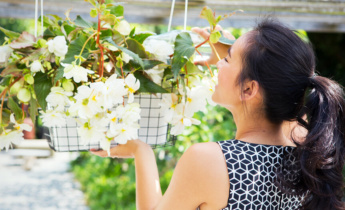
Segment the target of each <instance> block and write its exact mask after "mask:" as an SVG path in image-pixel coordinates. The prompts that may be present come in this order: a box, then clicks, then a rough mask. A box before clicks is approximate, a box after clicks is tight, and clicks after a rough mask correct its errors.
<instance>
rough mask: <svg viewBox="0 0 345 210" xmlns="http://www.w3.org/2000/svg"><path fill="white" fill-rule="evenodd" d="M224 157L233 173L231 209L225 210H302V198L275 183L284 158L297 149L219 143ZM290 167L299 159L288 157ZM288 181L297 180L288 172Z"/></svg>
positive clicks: (245, 143) (241, 142) (231, 177)
mask: <svg viewBox="0 0 345 210" xmlns="http://www.w3.org/2000/svg"><path fill="white" fill-rule="evenodd" d="M217 143H218V144H219V145H220V147H221V149H222V151H223V154H224V157H225V160H226V165H227V168H228V173H229V181H230V192H229V200H228V205H227V207H226V208H224V209H223V210H234V209H236V210H237V209H239V210H246V209H248V210H249V209H253V210H254V209H262V210H264V209H272V210H273V209H299V207H300V206H301V202H300V200H301V199H302V198H301V197H300V196H295V195H287V194H284V193H282V192H281V191H280V190H279V189H278V187H277V186H275V184H274V181H275V180H276V171H277V170H278V169H279V166H281V164H282V160H283V156H284V154H286V153H288V154H292V151H293V150H294V147H283V146H276V145H263V144H254V143H248V142H243V141H240V140H227V141H218V142H217ZM288 157H289V158H288V160H287V161H288V162H289V161H290V162H289V164H292V165H294V164H295V158H294V157H293V156H292V155H288ZM284 173H285V174H284V176H285V177H284V178H285V179H289V180H294V179H295V178H296V176H294V175H293V174H296V173H290V172H287V171H285V170H284Z"/></svg>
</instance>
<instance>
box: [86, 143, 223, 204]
mask: <svg viewBox="0 0 345 210" xmlns="http://www.w3.org/2000/svg"><path fill="white" fill-rule="evenodd" d="M91 152H93V153H94V154H96V155H99V156H102V157H106V156H107V152H106V151H91ZM111 157H120V158H121V157H135V167H136V190H137V191H136V203H137V209H138V210H151V209H156V210H170V209H171V210H176V209H191V210H192V209H193V210H195V209H196V208H197V207H198V206H207V207H208V209H220V208H222V207H224V206H226V203H227V198H228V193H229V185H228V183H229V180H228V173H227V168H226V164H225V160H224V157H223V154H222V152H221V150H220V148H219V146H218V145H217V144H216V143H202V144H196V145H193V146H191V147H190V148H189V149H188V150H187V151H186V152H185V153H184V154H183V155H182V157H181V159H180V160H179V162H178V164H177V165H176V168H175V170H174V174H173V177H172V179H171V182H170V184H169V187H168V189H167V191H166V192H165V194H164V196H162V193H161V188H160V183H159V177H158V170H157V164H156V159H155V156H154V153H153V151H152V149H151V147H150V146H149V145H147V144H145V143H144V142H141V141H140V140H131V141H128V143H127V144H125V145H118V146H116V147H114V148H112V149H111Z"/></svg>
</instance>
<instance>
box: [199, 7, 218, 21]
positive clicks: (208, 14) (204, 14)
mask: <svg viewBox="0 0 345 210" xmlns="http://www.w3.org/2000/svg"><path fill="white" fill-rule="evenodd" d="M200 17H201V18H203V19H206V20H207V21H208V23H209V24H210V25H211V26H216V25H217V22H216V18H215V17H214V14H213V11H212V9H211V8H209V7H207V6H205V7H203V8H202V10H201V13H200Z"/></svg>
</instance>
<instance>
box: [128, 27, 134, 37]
mask: <svg viewBox="0 0 345 210" xmlns="http://www.w3.org/2000/svg"><path fill="white" fill-rule="evenodd" d="M134 34H135V27H134V28H133V29H132V30H131V32H130V33H129V37H131V38H132V37H133V36H134Z"/></svg>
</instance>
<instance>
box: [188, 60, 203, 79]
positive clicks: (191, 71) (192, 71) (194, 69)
mask: <svg viewBox="0 0 345 210" xmlns="http://www.w3.org/2000/svg"><path fill="white" fill-rule="evenodd" d="M186 68H187V72H188V74H202V75H203V74H204V72H203V71H201V70H200V69H199V68H198V67H197V66H196V65H194V63H192V62H191V61H189V60H188V61H187V63H186Z"/></svg>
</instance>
